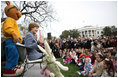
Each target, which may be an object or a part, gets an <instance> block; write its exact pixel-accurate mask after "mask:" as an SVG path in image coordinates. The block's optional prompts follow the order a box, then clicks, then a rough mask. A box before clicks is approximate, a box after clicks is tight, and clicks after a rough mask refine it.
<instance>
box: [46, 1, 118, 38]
mask: <svg viewBox="0 0 118 78" xmlns="http://www.w3.org/2000/svg"><path fill="white" fill-rule="evenodd" d="M51 3H53V6H54V9H55V10H56V12H57V17H58V19H59V21H55V22H51V23H50V25H51V28H50V26H49V28H48V30H47V32H51V33H52V35H53V36H57V37H58V36H59V35H60V34H61V33H62V31H64V30H69V29H74V28H78V29H79V28H81V27H83V26H86V25H92V26H112V25H115V26H117V2H116V1H83V2H82V1H55V2H54V1H53V2H51Z"/></svg>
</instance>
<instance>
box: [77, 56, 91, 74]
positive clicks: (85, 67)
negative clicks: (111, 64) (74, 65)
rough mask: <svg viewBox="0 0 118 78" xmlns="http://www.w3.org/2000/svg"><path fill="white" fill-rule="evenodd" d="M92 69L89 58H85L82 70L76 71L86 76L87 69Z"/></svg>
mask: <svg viewBox="0 0 118 78" xmlns="http://www.w3.org/2000/svg"><path fill="white" fill-rule="evenodd" d="M91 69H92V64H91V59H90V58H85V65H84V71H82V72H78V74H79V75H81V74H83V75H84V76H88V74H89V71H90V70H91Z"/></svg>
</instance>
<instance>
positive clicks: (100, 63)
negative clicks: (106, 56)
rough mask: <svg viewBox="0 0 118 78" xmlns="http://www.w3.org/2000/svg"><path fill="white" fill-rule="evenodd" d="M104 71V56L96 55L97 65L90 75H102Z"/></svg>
mask: <svg viewBox="0 0 118 78" xmlns="http://www.w3.org/2000/svg"><path fill="white" fill-rule="evenodd" d="M102 71H103V56H102V55H101V54H97V55H96V61H95V65H94V66H93V68H92V70H91V71H90V73H89V77H92V76H94V77H100V76H101V74H102Z"/></svg>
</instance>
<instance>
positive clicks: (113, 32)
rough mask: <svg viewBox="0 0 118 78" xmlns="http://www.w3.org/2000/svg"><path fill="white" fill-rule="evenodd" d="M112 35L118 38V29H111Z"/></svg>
mask: <svg viewBox="0 0 118 78" xmlns="http://www.w3.org/2000/svg"><path fill="white" fill-rule="evenodd" d="M111 33H112V35H114V36H117V28H116V27H115V26H112V27H111Z"/></svg>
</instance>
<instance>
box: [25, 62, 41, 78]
mask: <svg viewBox="0 0 118 78" xmlns="http://www.w3.org/2000/svg"><path fill="white" fill-rule="evenodd" d="M31 65H32V64H29V65H28V67H30V66H31ZM40 70H41V69H40V64H35V65H34V66H33V67H31V68H30V69H29V70H28V71H26V72H25V73H24V76H23V77H43V76H42V75H41V74H40Z"/></svg>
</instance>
